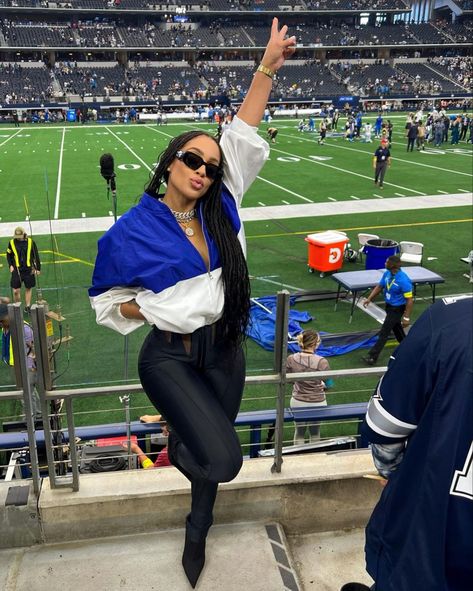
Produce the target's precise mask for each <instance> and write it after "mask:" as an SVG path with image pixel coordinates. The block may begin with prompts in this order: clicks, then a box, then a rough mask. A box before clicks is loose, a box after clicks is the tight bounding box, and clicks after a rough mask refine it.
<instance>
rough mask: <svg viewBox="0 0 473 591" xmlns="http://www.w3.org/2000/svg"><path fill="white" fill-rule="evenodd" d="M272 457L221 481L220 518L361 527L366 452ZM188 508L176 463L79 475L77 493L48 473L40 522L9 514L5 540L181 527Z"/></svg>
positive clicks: (368, 492) (376, 489) (373, 487)
mask: <svg viewBox="0 0 473 591" xmlns="http://www.w3.org/2000/svg"><path fill="white" fill-rule="evenodd" d="M272 463H273V460H272V458H259V459H255V460H247V461H245V462H244V465H243V468H242V470H241V472H240V474H239V475H238V477H237V478H236V479H235V480H234V481H233V482H230V483H226V484H223V485H221V486H220V492H219V494H218V497H217V503H216V507H215V523H239V522H248V521H252V522H261V523H269V522H279V523H281V524H282V525H283V527H284V528H285V530H286V531H287V532H288V533H309V532H322V531H332V530H338V529H344V528H351V527H363V526H364V525H365V524H366V521H367V519H368V517H369V515H370V514H371V511H372V509H373V507H374V505H375V503H376V501H377V499H378V497H379V494H380V491H381V488H380V486H379V483H378V482H376V481H374V480H370V479H366V478H364V477H363V476H364V475H366V474H367V473H374V467H373V465H372V460H371V455H370V453H369V452H368V451H367V450H357V451H347V452H339V453H332V454H330V453H328V454H310V455H309V454H307V455H301V456H293V457H288V458H285V460H284V463H283V466H282V472H281V473H279V474H273V473H271V466H272ZM30 497H32V495H30ZM33 498H34V497H33ZM3 505H4V503H2V506H0V518H1V517H2V513H1V512H2V511H5V509H7V508H5V507H3ZM189 507H190V487H189V484H188V482H187V480H186V479H185V478H184V477H183V476H182V475H181V474H180V473H179V472H178V471H177V470H176V469H175V468H163V469H160V470H147V471H145V470H136V471H131V472H128V471H127V472H116V473H106V474H87V475H82V476H81V478H80V490H79V491H78V492H76V493H74V492H72V491H71V490H70V489H56V490H52V489H51V488H50V486H49V481H48V479H45V480H44V482H43V486H42V490H41V494H40V498H39V502H38V510H39V520H35V519H33V518H31V517H30V519H31V520H32V522H33V523H35V527H27V528H26V529H25V521H26V522H27V520H26V518H25V517H24V518H23V519H22V520H21V519H19V518H18V517H16V518H15V519H16V520H14V519H13V517H12V513H11V512H10V518H9V519H10V523H11V527H9V529H8V530H6V534H7V535H6V536H5V535H2V536H1V537H0V539H1V542H0V546H1V547H9V546H13V545H15V546H19V545H24V546H27V545H31V544H34V543H39V542H41V541H44V542H47V543H55V542H65V541H72V540H81V539H87V538H95V537H103V536H113V535H126V534H134V533H139V532H152V531H156V530H164V529H172V528H176V527H183V524H184V520H185V516H186V514H187V513H188V512H189ZM38 522H39V523H38ZM0 523H2V521H0ZM30 525H32V524H30ZM16 526H18V527H19V528H21V529H22V530H23V533H22V534H20V533H19V532H18V531H17V530H18V528H17V527H16ZM3 531H4V530H3V528H2V534H3ZM7 538H9V539H7Z"/></svg>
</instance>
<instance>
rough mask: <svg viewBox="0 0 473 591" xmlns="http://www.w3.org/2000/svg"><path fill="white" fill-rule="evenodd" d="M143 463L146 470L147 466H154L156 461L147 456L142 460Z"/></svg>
mask: <svg viewBox="0 0 473 591" xmlns="http://www.w3.org/2000/svg"><path fill="white" fill-rule="evenodd" d="M141 465H142V466H143V468H144V469H145V470H146V469H147V468H151V467H152V466H154V463H153V462H152V460H150V459H149V458H146V459H145V460H143V461H142V462H141Z"/></svg>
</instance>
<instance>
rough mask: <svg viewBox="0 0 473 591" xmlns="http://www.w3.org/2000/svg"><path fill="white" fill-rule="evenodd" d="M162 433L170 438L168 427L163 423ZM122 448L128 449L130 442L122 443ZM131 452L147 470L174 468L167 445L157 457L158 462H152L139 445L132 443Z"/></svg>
mask: <svg viewBox="0 0 473 591" xmlns="http://www.w3.org/2000/svg"><path fill="white" fill-rule="evenodd" d="M161 431H162V434H163V436H164V437H168V436H169V431H168V426H167V423H166V422H163V423H162V425H161ZM122 447H123V448H124V449H128V442H127V441H124V442H123V443H122ZM130 450H131V451H132V453H134V454H136V455H137V456H138V461H139V463H140V464H141V467H142V468H144V469H145V470H149V468H165V467H166V466H172V464H171V462H170V461H169V457H168V448H167V445H166V447H164V448H163V449H162V450H161V451H160V452H159V453H158V455H157V456H156V460H155V461H154V462H153V460H150V458H149V457H148V456H147V455H146V454H145V453H144V451H143V450H142V449H141V447H140V446H139V445H138V444H137V443H131V444H130Z"/></svg>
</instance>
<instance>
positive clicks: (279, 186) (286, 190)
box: [256, 150, 314, 203]
mask: <svg viewBox="0 0 473 591" xmlns="http://www.w3.org/2000/svg"><path fill="white" fill-rule="evenodd" d="M278 151H279V150H278ZM256 178H257V179H259V180H260V181H264V182H265V183H268V185H272V186H273V187H277V188H278V189H281V191H285V192H286V193H289V194H290V195H294V197H299V199H302V200H303V201H307V202H308V203H314V202H313V201H312V199H308V198H307V197H304V195H299V193H294V191H290V190H289V189H286V187H282V186H281V185H277V184H276V183H273V182H272V181H268V179H264V178H263V177H262V176H257V177H256Z"/></svg>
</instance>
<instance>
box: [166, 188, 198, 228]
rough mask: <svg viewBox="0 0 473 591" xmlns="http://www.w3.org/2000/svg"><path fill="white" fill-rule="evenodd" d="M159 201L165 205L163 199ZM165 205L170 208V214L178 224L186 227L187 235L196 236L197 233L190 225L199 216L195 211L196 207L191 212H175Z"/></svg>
mask: <svg viewBox="0 0 473 591" xmlns="http://www.w3.org/2000/svg"><path fill="white" fill-rule="evenodd" d="M159 201H162V202H163V203H164V201H163V198H162V197H160V198H159ZM164 205H166V206H167V207H168V208H169V210H170V212H171V213H172V215H173V216H174V217H175V219H176V222H177V223H178V224H181V226H184V232H185V233H186V236H194V234H195V232H194V230H193V229H192V228H191V227H190V223H191V222H192V220H193V219H194V218H195V217H196V215H197V210H196V209H195V207H194V209H190V210H189V211H174V209H172V208H171V207H169V205H168V204H167V203H164Z"/></svg>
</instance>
